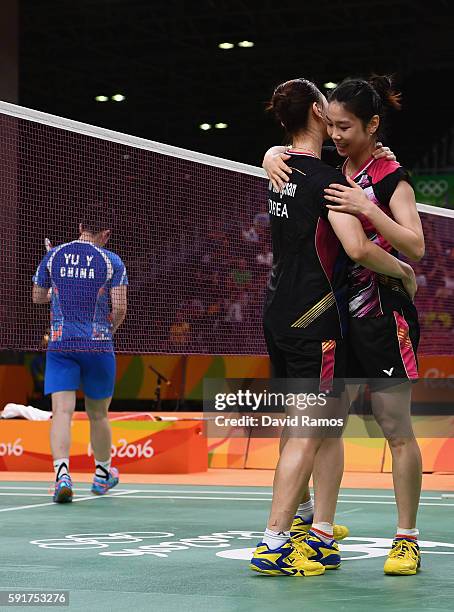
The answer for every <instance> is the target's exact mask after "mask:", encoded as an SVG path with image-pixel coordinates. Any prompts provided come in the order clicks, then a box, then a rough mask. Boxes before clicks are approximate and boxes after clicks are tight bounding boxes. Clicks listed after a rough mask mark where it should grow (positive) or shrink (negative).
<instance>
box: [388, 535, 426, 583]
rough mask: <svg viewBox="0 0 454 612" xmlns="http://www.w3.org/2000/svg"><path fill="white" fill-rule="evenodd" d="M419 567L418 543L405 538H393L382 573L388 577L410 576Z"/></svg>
mask: <svg viewBox="0 0 454 612" xmlns="http://www.w3.org/2000/svg"><path fill="white" fill-rule="evenodd" d="M420 567H421V553H420V552H419V546H418V543H417V542H415V541H414V540H407V539H406V538H394V540H393V545H392V548H391V550H390V552H389V555H388V558H387V559H386V561H385V566H384V568H383V569H384V572H385V574H389V575H390V576H412V575H413V574H416V572H417V571H418V570H419V568H420Z"/></svg>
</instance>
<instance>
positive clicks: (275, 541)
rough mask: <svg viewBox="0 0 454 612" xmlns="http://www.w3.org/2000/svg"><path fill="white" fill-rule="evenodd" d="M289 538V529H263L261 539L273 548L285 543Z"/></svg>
mask: <svg viewBox="0 0 454 612" xmlns="http://www.w3.org/2000/svg"><path fill="white" fill-rule="evenodd" d="M289 538H290V531H273V530H272V529H268V528H267V529H265V533H264V534H263V539H262V541H263V542H264V543H265V544H266V545H267V546H268V548H270V549H271V550H274V549H275V548H279V547H280V546H282V544H285V543H286V542H287V540H288V539H289Z"/></svg>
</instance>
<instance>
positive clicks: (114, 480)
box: [91, 467, 120, 495]
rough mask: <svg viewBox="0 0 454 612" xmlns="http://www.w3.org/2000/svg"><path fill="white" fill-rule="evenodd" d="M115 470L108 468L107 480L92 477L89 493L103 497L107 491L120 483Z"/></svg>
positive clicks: (100, 477)
mask: <svg viewBox="0 0 454 612" xmlns="http://www.w3.org/2000/svg"><path fill="white" fill-rule="evenodd" d="M118 475H119V474H118V470H117V468H114V467H113V468H110V470H109V478H103V477H102V476H96V475H95V476H94V477H93V484H92V486H91V492H92V493H94V494H95V495H105V494H106V493H107V491H109V490H110V489H113V488H114V487H116V486H117V484H118V483H119V482H120V479H119V477H118Z"/></svg>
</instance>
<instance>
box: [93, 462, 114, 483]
mask: <svg viewBox="0 0 454 612" xmlns="http://www.w3.org/2000/svg"><path fill="white" fill-rule="evenodd" d="M110 463H111V460H110V459H109V461H98V460H97V459H95V466H96V470H95V476H99V478H105V479H106V480H107V479H108V478H109V471H110Z"/></svg>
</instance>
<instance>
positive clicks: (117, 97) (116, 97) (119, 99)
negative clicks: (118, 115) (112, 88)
mask: <svg viewBox="0 0 454 612" xmlns="http://www.w3.org/2000/svg"><path fill="white" fill-rule="evenodd" d="M112 100H113V101H114V102H123V100H126V96H124V95H123V94H115V95H114V96H112Z"/></svg>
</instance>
